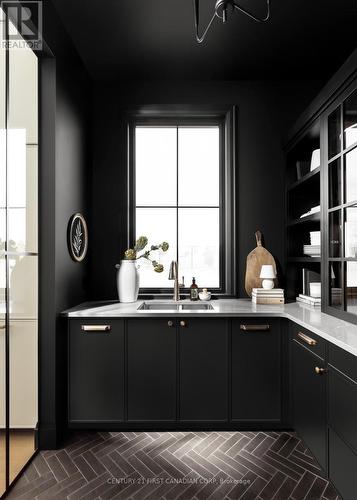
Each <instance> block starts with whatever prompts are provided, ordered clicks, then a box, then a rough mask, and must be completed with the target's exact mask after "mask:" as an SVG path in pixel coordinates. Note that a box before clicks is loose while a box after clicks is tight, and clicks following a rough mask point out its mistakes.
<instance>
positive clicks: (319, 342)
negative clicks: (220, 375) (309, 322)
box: [291, 323, 326, 359]
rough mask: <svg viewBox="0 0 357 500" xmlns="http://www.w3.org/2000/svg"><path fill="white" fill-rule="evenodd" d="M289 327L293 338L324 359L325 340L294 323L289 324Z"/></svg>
mask: <svg viewBox="0 0 357 500" xmlns="http://www.w3.org/2000/svg"><path fill="white" fill-rule="evenodd" d="M291 328H292V335H293V338H294V339H295V340H296V341H297V342H299V343H300V344H301V345H303V346H304V347H306V348H307V349H309V351H311V352H313V353H314V354H317V355H318V356H320V358H322V359H325V357H326V342H325V340H324V339H322V338H321V337H319V336H318V335H316V334H315V333H312V332H310V330H306V328H303V327H302V326H299V325H297V324H295V323H293V324H292V325H291Z"/></svg>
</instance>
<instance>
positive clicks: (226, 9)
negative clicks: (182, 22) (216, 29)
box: [193, 0, 270, 43]
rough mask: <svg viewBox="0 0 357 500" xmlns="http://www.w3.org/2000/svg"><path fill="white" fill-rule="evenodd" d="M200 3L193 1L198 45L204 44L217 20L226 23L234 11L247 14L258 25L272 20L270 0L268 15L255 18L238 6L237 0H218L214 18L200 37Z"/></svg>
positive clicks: (267, 1) (267, 8)
mask: <svg viewBox="0 0 357 500" xmlns="http://www.w3.org/2000/svg"><path fill="white" fill-rule="evenodd" d="M199 1H200V0H193V8H194V17H195V34H196V40H197V42H198V43H202V42H203V40H204V39H205V38H206V35H207V33H208V31H209V29H210V27H211V26H212V24H213V22H214V20H215V19H216V18H218V19H221V20H222V22H223V23H226V22H227V19H228V14H231V13H233V12H234V10H239V11H240V12H242V13H243V14H245V15H246V16H248V17H250V18H251V19H253V20H254V21H256V22H258V23H265V22H266V21H268V19H269V18H270V0H266V15H265V16H264V17H258V16H255V15H254V14H252V13H251V12H249V11H248V10H247V9H244V8H243V7H241V6H240V5H238V3H237V1H236V0H217V1H216V5H215V7H214V12H213V16H212V17H211V20H210V21H209V23H208V25H207V27H206V29H205V30H204V32H203V33H202V35H201V36H200V35H199V33H198V30H199V22H200V16H199Z"/></svg>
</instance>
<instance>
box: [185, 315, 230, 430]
mask: <svg viewBox="0 0 357 500" xmlns="http://www.w3.org/2000/svg"><path fill="white" fill-rule="evenodd" d="M179 328H180V330H179V332H180V420H182V421H195V420H200V421H227V419H228V331H227V320H224V319H210V318H207V319H206V318H205V319H203V318H202V319H191V318H188V319H186V320H181V321H180V327H179Z"/></svg>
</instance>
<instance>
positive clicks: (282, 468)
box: [264, 454, 301, 481]
mask: <svg viewBox="0 0 357 500" xmlns="http://www.w3.org/2000/svg"><path fill="white" fill-rule="evenodd" d="M264 460H265V461H266V462H267V463H268V464H270V465H272V466H273V467H274V468H275V469H276V470H279V471H280V472H282V473H283V474H285V475H286V476H288V477H290V478H291V479H294V481H298V480H299V479H300V477H301V474H297V473H296V472H295V471H294V470H292V469H290V468H289V467H287V466H286V465H284V464H283V463H282V462H281V461H278V460H275V458H272V457H270V456H269V455H267V454H266V455H265V456H264Z"/></svg>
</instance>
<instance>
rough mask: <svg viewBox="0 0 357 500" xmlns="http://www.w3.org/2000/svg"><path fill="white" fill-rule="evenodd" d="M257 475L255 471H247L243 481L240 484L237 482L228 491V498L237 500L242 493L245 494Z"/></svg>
mask: <svg viewBox="0 0 357 500" xmlns="http://www.w3.org/2000/svg"><path fill="white" fill-rule="evenodd" d="M257 477H258V476H257V475H256V474H254V473H253V472H251V471H249V472H247V474H246V475H245V476H243V478H242V479H241V481H240V482H238V484H236V485H235V486H234V488H233V489H232V490H231V491H230V492H229V493H228V495H227V496H228V498H229V499H230V500H237V499H238V498H241V497H242V495H244V493H245V492H246V491H247V489H248V488H250V487H251V485H252V484H253V483H254V481H255V480H256V479H257Z"/></svg>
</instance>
